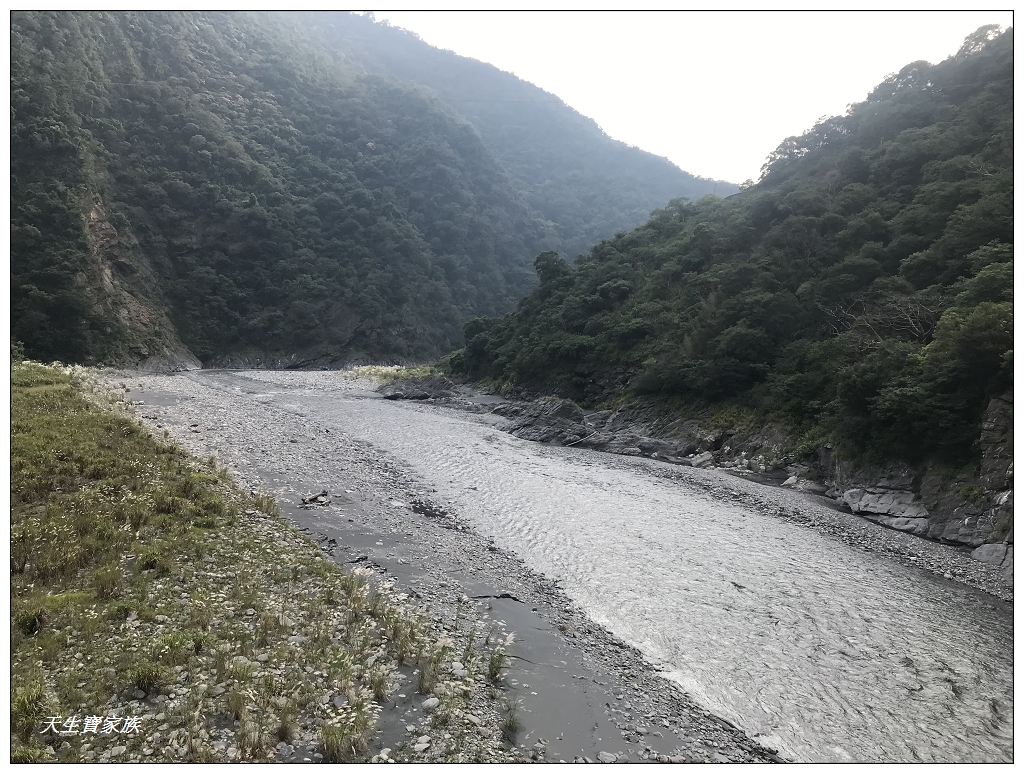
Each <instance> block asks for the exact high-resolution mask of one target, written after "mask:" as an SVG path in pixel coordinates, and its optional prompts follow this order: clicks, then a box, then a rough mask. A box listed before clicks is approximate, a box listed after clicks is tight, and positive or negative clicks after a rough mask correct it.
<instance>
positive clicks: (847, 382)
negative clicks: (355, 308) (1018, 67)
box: [448, 28, 1013, 461]
mask: <svg viewBox="0 0 1024 774" xmlns="http://www.w3.org/2000/svg"><path fill="white" fill-rule="evenodd" d="M1012 154H1013V35H1012V31H1007V32H1004V33H1003V34H1001V35H1000V34H998V32H997V31H996V30H993V29H991V28H983V29H982V30H979V32H978V33H976V34H975V35H973V36H971V37H970V38H968V40H967V42H966V43H965V45H964V47H963V49H961V51H960V52H959V53H958V54H957V55H955V56H953V57H951V58H949V59H947V60H946V61H944V62H942V63H940V64H938V65H934V66H932V65H929V64H927V63H925V62H915V63H913V64H910V65H908V66H907V67H905V68H904V69H903V70H901V71H900V72H899V73H897V74H895V75H892V76H891V77H889V78H887V79H886V80H885V81H884V82H883V83H881V84H880V85H879V86H878V87H877V88H876V89H875V90H874V91H873V92H872V93H871V95H870V96H869V97H868V99H867V100H866V101H865V102H863V103H860V104H857V105H854V106H852V107H851V108H850V110H849V111H848V113H847V114H846V115H844V116H840V117H836V118H830V119H828V120H824V121H822V122H820V123H819V124H817V125H816V126H815V127H814V128H813V129H811V130H810V131H809V132H807V133H806V134H804V135H802V136H800V137H791V138H788V139H787V140H785V141H784V142H783V143H782V144H781V145H780V146H779V148H778V149H777V150H776V151H775V152H774V153H773V154H772V155H771V157H770V158H769V159H768V161H767V163H766V164H765V167H764V169H763V173H762V177H761V180H760V181H759V182H758V183H757V184H756V185H753V186H751V187H749V188H747V189H745V190H744V191H743V192H742V193H740V194H737V195H735V196H732V197H730V198H729V199H727V200H723V199H720V198H716V197H705V198H702V199H700V200H699V201H696V202H688V201H684V200H676V201H673V202H671V203H670V204H669V205H668V206H667V207H666V208H664V209H662V210H660V211H658V212H656V213H654V215H653V216H652V218H651V219H650V220H649V221H648V222H647V223H646V224H645V225H643V226H641V227H640V228H637V229H636V230H634V231H632V232H630V233H628V234H622V235H619V236H617V237H616V238H614V239H611V240H609V241H605V242H602V243H600V244H599V245H597V246H596V247H594V248H593V249H592V250H591V251H590V252H589V254H587V255H585V256H582V257H581V258H580V259H579V261H578V263H577V265H576V266H575V268H573V267H570V266H569V265H568V264H566V263H565V262H564V261H561V262H559V260H556V258H557V256H554V257H553V256H551V255H549V254H544V255H541V256H540V257H539V258H538V259H537V267H536V268H537V271H538V274H539V276H540V284H539V285H538V286H537V287H536V288H535V289H534V290H533V292H532V293H531V294H530V295H529V296H528V297H527V298H526V299H524V300H523V301H522V302H521V303H520V306H519V309H518V311H516V312H514V313H511V314H509V315H507V316H506V317H504V318H500V319H480V320H474V321H472V322H470V323H468V324H467V325H466V328H465V334H466V347H465V349H464V350H461V351H459V352H457V353H455V354H454V355H453V356H451V357H450V358H449V359H448V363H449V367H450V368H452V369H453V370H454V371H457V372H461V373H463V374H465V375H468V376H470V377H474V378H487V379H493V380H499V381H505V382H507V381H511V382H518V383H523V384H533V385H537V386H544V387H548V388H557V389H560V390H562V391H563V392H566V393H569V394H571V395H573V396H575V397H577V398H579V399H583V400H587V399H589V400H592V401H595V400H607V399H608V398H609V397H610V396H622V395H637V394H647V395H656V396H661V397H662V398H667V399H671V400H673V401H682V402H683V403H688V404H690V405H692V406H707V405H708V404H709V403H710V404H714V403H719V402H722V401H733V402H740V403H744V404H746V405H748V406H750V407H753V408H755V409H756V410H757V411H760V412H762V413H763V414H765V415H772V416H775V417H780V418H784V419H785V420H786V421H787V422H789V423H790V424H791V425H792V426H793V427H795V428H798V429H800V430H801V431H802V432H805V433H807V434H808V437H814V438H818V439H820V440H822V441H825V440H831V441H833V442H834V443H835V444H837V445H838V446H839V447H840V448H842V449H845V450H846V451H847V452H848V453H851V454H858V455H860V454H866V453H869V452H870V453H872V454H875V455H878V456H883V457H889V458H891V457H897V458H901V459H904V460H907V461H917V460H920V459H922V458H925V457H930V456H932V455H939V456H942V457H946V458H949V459H956V460H962V459H964V458H967V457H970V456H971V454H972V446H971V445H972V443H973V441H974V440H975V439H976V438H977V437H978V432H979V423H980V416H981V413H982V411H983V410H984V407H985V404H986V399H987V398H988V397H989V396H991V395H993V394H994V393H996V392H999V391H1002V390H1005V389H1006V388H1007V387H1008V386H1009V384H1010V380H1011V378H1012V357H1013V353H1012V349H1013V335H1012V319H1013V304H1012V278H1013V155H1012ZM622 374H626V376H625V378H624V379H623V378H622ZM624 382H625V383H628V386H626V387H625V388H623V386H622V385H623V383H624ZM623 389H624V390H625V392H623Z"/></svg>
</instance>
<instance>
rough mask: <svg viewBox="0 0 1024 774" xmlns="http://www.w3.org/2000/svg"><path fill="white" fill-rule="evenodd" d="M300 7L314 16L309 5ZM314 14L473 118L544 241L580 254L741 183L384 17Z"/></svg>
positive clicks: (370, 56)
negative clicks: (692, 169)
mask: <svg viewBox="0 0 1024 774" xmlns="http://www.w3.org/2000/svg"><path fill="white" fill-rule="evenodd" d="M297 16H300V17H302V19H303V21H307V22H308V21H309V15H308V14H297ZM312 24H313V25H314V26H315V27H316V28H317V29H319V30H321V31H322V34H323V35H324V38H325V40H326V41H328V44H329V45H332V46H333V47H335V48H337V49H338V50H342V51H344V52H345V53H346V54H347V55H348V56H349V57H351V58H353V59H354V60H356V61H358V62H359V63H360V64H361V65H363V66H365V67H366V68H368V69H371V70H373V71H376V72H380V73H384V74H387V75H390V76H392V77H395V78H398V79H399V80H402V81H405V82H411V83H417V84H420V85H422V86H425V87H428V88H429V89H430V90H431V92H433V93H435V94H437V96H438V97H439V98H440V99H441V100H443V101H444V102H446V103H447V104H448V105H450V106H451V107H452V108H453V109H454V110H457V111H458V112H459V114H460V115H463V116H465V117H466V118H467V119H468V120H469V121H470V122H472V124H473V126H474V128H475V129H476V130H477V131H478V132H479V133H480V137H481V139H482V140H483V142H484V144H485V145H486V146H487V148H488V150H490V151H491V152H492V153H493V154H494V156H495V158H497V159H498V161H499V162H500V163H501V164H502V166H503V167H504V168H505V169H506V170H507V171H508V173H509V175H510V176H511V177H512V179H513V180H514V181H515V183H516V185H517V187H519V188H520V189H521V190H522V191H523V192H524V196H525V200H526V202H527V204H528V205H529V206H530V207H531V208H532V209H533V210H534V211H536V212H538V213H540V215H541V216H542V217H543V218H544V220H545V221H546V222H547V225H548V228H549V235H548V242H547V244H546V245H544V248H545V249H550V250H555V251H558V252H561V253H562V254H564V255H569V256H574V255H576V254H577V253H580V252H582V251H584V250H587V249H588V248H590V247H591V246H593V245H594V244H595V243H596V242H598V241H600V240H601V239H605V238H607V237H610V236H612V235H613V234H615V233H616V232H618V231H623V230H628V229H632V228H635V227H636V226H639V225H640V224H641V223H643V222H644V221H646V220H647V219H648V218H649V217H650V214H651V211H652V210H654V209H655V208H658V207H663V206H664V205H665V203H666V202H668V201H669V200H671V199H675V198H678V197H682V196H686V197H691V198H698V197H700V196H703V195H704V194H709V193H717V194H718V195H719V196H728V195H729V194H732V193H735V192H736V191H738V190H739V188H738V187H737V186H736V185H735V184H733V183H727V182H724V181H715V180H707V179H705V178H700V177H694V176H693V175H691V174H689V173H687V172H684V171H682V170H680V169H679V168H678V167H676V166H675V165H674V164H672V163H671V162H670V161H668V160H667V159H663V158H660V157H658V156H655V155H653V154H651V153H647V152H646V151H642V150H640V149H639V148H636V147H632V146H629V145H626V144H625V143H622V142H619V141H617V140H612V139H611V138H610V137H608V135H606V134H605V133H604V132H603V131H602V130H601V128H600V127H599V126H598V125H597V124H596V123H595V122H594V121H593V120H592V119H590V118H587V117H586V116H583V115H580V114H579V113H577V112H576V111H575V110H573V109H572V108H571V107H569V106H568V105H566V104H565V103H563V102H562V100H560V99H559V98H558V97H557V96H556V95H554V94H550V93H548V92H546V91H544V90H543V89H540V88H538V87H536V86H534V85H533V84H531V83H527V82H526V81H523V80H521V79H520V78H517V77H516V76H515V75H513V74H511V73H507V72H504V71H502V70H499V69H498V68H496V67H493V66H491V65H488V64H483V63H481V62H477V61H475V60H473V59H467V58H466V57H462V56H459V55H458V54H455V53H454V52H452V51H443V50H441V49H437V48H434V47H432V46H430V45H428V44H426V43H424V42H423V41H422V40H420V39H419V38H418V37H417V36H416V35H415V34H414V33H411V32H408V31H406V30H403V29H401V28H398V27H391V26H389V25H388V24H387V23H386V22H375V21H374V20H373V19H372V17H367V16H359V15H355V14H347V13H321V14H315V15H314V21H313V22H312Z"/></svg>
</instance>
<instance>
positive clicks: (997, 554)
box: [971, 543, 1013, 578]
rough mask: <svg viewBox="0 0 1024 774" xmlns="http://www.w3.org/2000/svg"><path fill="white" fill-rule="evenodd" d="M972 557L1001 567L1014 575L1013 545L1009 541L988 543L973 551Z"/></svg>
mask: <svg viewBox="0 0 1024 774" xmlns="http://www.w3.org/2000/svg"><path fill="white" fill-rule="evenodd" d="M971 558H972V559H977V560H978V561H979V562H984V563H985V564H991V565H994V566H996V567H999V568H1001V569H1002V570H1003V572H1004V573H1006V574H1007V575H1009V576H1010V577H1011V578H1012V577H1013V546H1012V545H1010V544H1007V543H986V544H985V545H983V546H978V547H977V548H975V549H974V551H973V552H971Z"/></svg>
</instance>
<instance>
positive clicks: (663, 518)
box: [175, 372, 1013, 762]
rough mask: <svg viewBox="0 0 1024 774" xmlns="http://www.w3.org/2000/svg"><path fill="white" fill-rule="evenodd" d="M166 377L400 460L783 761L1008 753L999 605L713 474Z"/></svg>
mask: <svg viewBox="0 0 1024 774" xmlns="http://www.w3.org/2000/svg"><path fill="white" fill-rule="evenodd" d="M175 378H187V379H192V380H197V381H198V382H200V383H202V384H204V385H207V386H210V387H214V388H216V389H217V390H219V391H222V392H225V393H228V394H230V395H231V396H233V397H232V401H233V403H234V404H235V405H236V407H237V408H238V410H239V411H244V405H245V403H246V402H248V401H256V402H258V403H260V404H263V405H264V406H267V407H271V408H274V409H277V410H281V411H287V412H291V413H301V414H303V415H305V416H307V417H312V418H315V419H316V421H317V422H318V423H319V424H321V425H323V426H326V427H331V428H337V429H338V430H339V431H341V432H343V433H345V434H347V435H348V436H350V437H353V438H358V439H361V440H364V441H366V442H369V443H370V444H372V445H373V446H375V447H376V448H378V449H380V450H382V451H384V452H387V453H388V454H390V455H393V456H394V457H396V458H398V459H400V460H402V461H404V462H405V463H406V464H407V465H408V466H409V467H410V468H411V469H412V470H413V471H415V473H416V475H417V476H418V477H419V479H420V480H421V481H423V482H424V484H425V485H428V486H430V487H432V488H434V489H436V490H437V493H436V495H435V496H436V497H437V498H439V499H440V500H442V501H447V502H448V503H450V504H451V506H452V507H453V508H455V509H457V511H458V512H459V513H460V514H461V515H462V517H464V518H465V519H467V520H468V521H469V522H471V523H472V525H473V526H474V527H475V529H476V530H478V531H479V532H481V533H483V534H485V535H487V536H490V537H493V538H494V540H495V541H496V542H497V543H498V544H500V545H501V546H502V547H504V548H507V549H509V550H511V551H514V552H515V553H516V554H518V555H519V556H520V557H521V558H522V559H523V560H524V561H525V562H526V563H527V564H528V565H529V566H531V567H532V568H533V569H535V570H537V571H539V572H542V573H544V574H546V575H548V576H551V577H555V578H559V579H561V580H562V582H563V584H564V588H565V590H566V592H567V593H568V594H569V596H570V597H572V598H573V599H574V600H575V601H576V602H578V603H579V604H580V605H581V606H582V607H583V609H584V610H586V611H587V613H588V614H589V615H590V616H591V617H592V618H593V619H594V620H595V621H597V622H598V623H601V624H602V625H604V626H606V627H608V628H609V629H610V630H612V631H613V632H614V633H615V634H617V635H618V636H619V637H621V638H622V639H624V640H626V641H628V642H629V643H630V644H632V645H635V646H636V647H637V648H639V649H640V650H641V651H642V652H643V653H644V654H645V656H646V657H647V658H648V659H649V660H650V661H651V662H652V663H653V664H655V665H656V666H658V667H659V668H661V669H662V670H663V672H664V674H665V676H666V677H668V678H670V679H672V680H674V681H676V682H678V683H679V684H680V685H681V686H682V687H683V688H684V689H685V690H686V691H687V692H689V693H690V694H691V695H692V696H693V697H694V698H695V699H696V700H697V701H698V702H700V703H702V704H703V705H704V706H706V707H707V708H708V709H710V710H712V711H713V712H715V713H716V714H719V715H720V716H722V717H724V718H727V719H728V720H730V721H732V722H733V723H734V724H736V725H737V726H739V727H740V728H742V729H743V730H744V731H746V732H747V733H748V734H749V735H750V736H751V737H752V738H754V739H756V740H758V741H759V742H761V743H763V744H765V745H767V746H769V747H773V748H776V749H778V750H779V752H780V753H781V754H782V755H784V756H786V757H789V758H792V759H794V760H799V761H818V762H821V761H834V762H842V761H925V762H981V761H1012V759H1013V703H1012V702H1013V612H1012V606H1011V605H1009V604H1006V603H1004V602H1001V601H999V600H997V599H996V598H995V597H992V596H990V595H988V594H985V593H983V592H981V591H978V590H975V589H973V588H970V587H968V586H966V585H963V584H960V583H956V582H953V581H949V580H946V579H944V578H942V577H941V576H938V575H936V574H934V573H931V572H928V571H926V570H917V569H914V568H911V567H906V566H903V565H901V564H899V563H897V562H895V561H893V560H891V559H888V558H885V557H882V556H878V555H875V554H872V553H870V552H867V551H864V550H858V549H857V548H854V547H851V546H849V545H846V544H845V543H843V542H840V541H838V540H835V539H834V538H832V537H830V536H828V535H825V534H821V533H819V532H817V531H815V530H813V529H810V528H807V527H804V526H800V525H797V524H792V523H788V522H786V521H784V520H781V519H779V518H777V517H774V516H772V515H770V514H769V513H765V512H762V511H761V510H759V509H755V508H751V507H749V506H743V505H741V504H739V503H737V502H735V501H733V500H731V499H730V498H728V497H725V496H723V494H722V493H723V492H725V491H726V490H725V489H724V488H723V489H716V487H715V486H714V481H715V479H716V477H720V478H721V479H722V480H725V479H727V476H726V475H725V474H722V473H715V472H710V473H709V472H704V471H692V470H690V469H681V471H680V469H676V470H677V471H680V472H679V473H678V475H675V476H674V477H666V476H665V475H659V471H660V468H661V467H663V466H664V465H665V463H659V462H656V461H652V460H641V459H630V460H628V461H625V460H623V459H621V458H615V457H612V456H610V455H602V454H600V453H597V452H592V451H588V450H582V449H572V448H563V447H551V446H542V445H539V444H535V443H530V442H527V441H522V440H520V439H517V438H515V437H512V436H510V435H507V434H505V433H503V432H501V431H499V430H497V429H495V427H494V420H495V418H494V417H493V416H490V415H484V416H479V415H474V414H468V413H460V412H456V411H452V410H446V409H435V408H431V407H426V406H422V405H414V404H410V403H402V402H395V401H386V400H383V399H380V398H375V397H371V396H369V395H367V394H366V393H365V392H364V391H360V390H358V389H352V388H349V387H347V386H346V385H347V383H346V382H345V380H344V379H342V378H340V377H339V376H337V375H334V374H310V373H275V372H246V373H236V372H200V373H195V374H190V375H188V376H187V377H175ZM688 476H689V478H688ZM751 486H752V485H751ZM789 496H791V495H789ZM812 507H817V506H812Z"/></svg>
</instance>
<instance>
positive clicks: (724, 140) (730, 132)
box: [375, 11, 1013, 183]
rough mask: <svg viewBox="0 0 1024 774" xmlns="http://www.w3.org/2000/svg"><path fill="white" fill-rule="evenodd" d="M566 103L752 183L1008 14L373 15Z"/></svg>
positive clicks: (661, 151)
mask: <svg viewBox="0 0 1024 774" xmlns="http://www.w3.org/2000/svg"><path fill="white" fill-rule="evenodd" d="M375 15H376V17H377V19H381V20H382V19H387V20H388V21H389V22H390V23H391V24H393V25H395V26H398V27H404V28H405V29H407V30H412V31H413V32H415V33H416V34H418V35H419V36H420V37H421V38H422V39H423V40H425V41H426V42H427V43H430V44H431V45H434V46H437V47H439V48H445V49H449V50H451V51H454V52H456V53H458V54H461V55H463V56H468V57H472V58H473V59H479V60H481V61H484V62H489V63H490V64H493V65H495V66H496V67H499V68H501V69H502V70H507V71H510V72H513V73H515V74H516V75H518V76H519V77H520V78H523V79H525V80H527V81H530V82H531V83H534V84H536V85H537V86H540V87H541V88H543V89H545V90H547V91H549V92H552V93H553V94H556V95H558V96H559V97H560V98H561V99H562V100H563V101H565V102H566V103H568V104H569V105H571V106H572V107H574V108H575V109H576V110H578V111H579V112H581V113H583V114H584V115H586V116H589V117H591V118H593V119H594V120H595V121H597V123H598V124H599V125H600V126H601V128H602V129H604V130H605V132H607V133H608V134H609V135H611V136H612V137H614V138H615V139H617V140H622V141H623V142H627V143H629V144H631V145H637V146H639V147H641V148H643V149H644V150H647V151H650V152H652V153H656V154H657V155H659V156H666V157H667V158H669V159H671V160H672V161H673V162H675V163H676V164H677V165H678V166H680V167H681V168H683V169H685V170H686V171H687V172H691V173H693V174H696V175H703V176H705V177H712V178H716V179H719V180H729V181H731V182H734V183H739V182H741V181H743V180H746V179H747V178H753V179H757V177H758V175H759V174H760V169H761V165H762V164H763V163H764V160H765V158H766V157H767V156H768V154H769V153H770V152H771V151H772V150H774V149H775V147H776V146H777V145H778V144H779V143H780V142H781V141H782V140H784V139H785V138H786V137H789V136H791V135H795V134H800V133H802V132H803V131H805V130H807V129H809V128H810V127H811V126H812V125H813V124H814V122H815V121H816V120H817V119H818V118H820V117H821V116H824V115H837V114H841V113H844V112H846V106H847V105H848V104H850V103H853V102H860V101H861V100H863V99H864V98H865V97H866V96H867V94H868V92H869V91H870V90H871V89H872V88H873V87H874V86H875V85H876V84H877V83H879V82H880V81H881V80H882V79H883V78H885V76H886V75H888V74H889V73H892V72H897V71H899V70H900V69H902V68H903V66H904V65H906V64H909V63H910V62H913V61H917V60H920V59H924V60H927V61H929V62H939V61H941V60H943V59H945V58H946V57H947V56H950V55H951V54H954V53H956V51H957V49H959V48H960V45H961V43H962V42H963V39H964V38H965V37H966V36H967V35H969V34H970V33H971V32H973V31H974V30H976V29H977V28H978V27H980V26H982V25H984V24H1000V25H1002V26H1004V27H1009V26H1011V25H1012V24H1013V15H1012V13H1011V12H1010V11H990V12H982V11H966V12H944V11H928V12H925V11H917V12H904V13H887V12H874V11H862V12H845V13H840V12H819V13H810V12H795V13H780V12H750V11H743V12H724V11H709V12H685V13H682V12H676V13H671V12H668V13H666V12H657V13H650V12H645V13H639V12H615V13H579V12H559V13H551V12H546V13H545V12H504V13H497V12H481V13H467V12H444V13H438V12H417V11H393V12H392V11H385V12H377V13H376V14H375Z"/></svg>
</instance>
